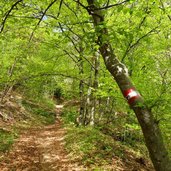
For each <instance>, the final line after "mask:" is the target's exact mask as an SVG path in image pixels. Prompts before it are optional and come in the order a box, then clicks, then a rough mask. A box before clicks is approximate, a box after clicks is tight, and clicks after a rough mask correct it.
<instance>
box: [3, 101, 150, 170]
mask: <svg viewBox="0 0 171 171" xmlns="http://www.w3.org/2000/svg"><path fill="white" fill-rule="evenodd" d="M10 106H11V103H10ZM15 108H16V109H18V106H16V107H15ZM12 109H13V110H14V108H12ZM62 110H63V105H56V108H55V113H56V120H55V123H53V124H50V125H46V126H34V127H31V128H24V129H23V128H22V129H21V130H20V133H19V137H18V138H16V139H15V142H14V144H13V145H12V147H11V148H10V149H9V151H8V152H6V153H2V154H1V153H0V171H84V170H97V171H102V170H104V171H109V170H111V171H153V168H151V165H149V164H148V163H144V162H142V161H139V159H138V158H136V157H135V156H134V155H132V153H129V154H128V155H126V158H127V161H122V159H121V158H119V157H115V158H112V159H111V160H112V163H111V164H110V165H104V167H101V166H100V167H96V166H88V165H84V164H83V163H82V162H81V161H80V160H78V159H77V158H74V156H73V155H72V154H68V153H67V152H66V150H65V136H66V133H67V132H68V131H67V130H66V129H65V128H63V126H62V125H63V123H62V121H61V118H60V114H61V112H62ZM19 111H20V110H18V112H19ZM1 127H4V126H3V125H1ZM74 134H75V135H76V134H77V133H76V132H74ZM77 136H79V134H78V135H77ZM75 138H78V137H75ZM73 141H74V140H73ZM73 141H72V142H71V143H74V142H73ZM71 148H73V146H72V147H71ZM99 153H100V152H99ZM136 159H138V162H137V161H136ZM140 159H141V158H140ZM143 161H144V160H143Z"/></svg>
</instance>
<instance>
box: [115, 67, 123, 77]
mask: <svg viewBox="0 0 171 171" xmlns="http://www.w3.org/2000/svg"><path fill="white" fill-rule="evenodd" d="M116 68H117V75H120V74H122V73H123V68H122V67H120V66H118V65H117V66H116Z"/></svg>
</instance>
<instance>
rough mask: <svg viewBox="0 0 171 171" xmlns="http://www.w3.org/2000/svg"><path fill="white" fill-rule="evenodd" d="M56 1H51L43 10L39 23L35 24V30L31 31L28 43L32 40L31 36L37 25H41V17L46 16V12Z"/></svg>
mask: <svg viewBox="0 0 171 171" xmlns="http://www.w3.org/2000/svg"><path fill="white" fill-rule="evenodd" d="M56 1H57V0H54V1H52V2H51V3H50V4H49V5H48V6H47V8H46V9H45V11H44V12H43V14H42V16H41V18H40V20H39V22H38V23H37V24H36V26H35V28H34V29H33V31H32V33H31V36H30V39H29V42H30V41H31V40H32V38H33V34H34V32H35V31H36V29H37V27H38V26H39V24H40V23H41V21H42V20H43V17H44V16H45V15H46V12H47V11H48V10H49V8H50V7H51V6H52V5H53V4H54V3H55V2H56Z"/></svg>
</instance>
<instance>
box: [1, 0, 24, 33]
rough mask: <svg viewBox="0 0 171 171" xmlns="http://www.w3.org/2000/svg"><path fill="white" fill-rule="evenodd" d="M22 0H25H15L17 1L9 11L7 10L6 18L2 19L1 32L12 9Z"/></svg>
mask: <svg viewBox="0 0 171 171" xmlns="http://www.w3.org/2000/svg"><path fill="white" fill-rule="evenodd" d="M21 1H23V0H18V1H17V2H15V3H14V4H13V5H12V6H11V8H10V9H9V11H7V13H6V15H5V16H4V18H3V19H2V23H1V29H0V33H2V31H3V30H4V27H5V22H6V21H7V18H8V17H9V15H10V13H11V12H12V10H13V9H14V7H15V6H17V4H19V3H20V2H21Z"/></svg>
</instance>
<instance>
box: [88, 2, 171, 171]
mask: <svg viewBox="0 0 171 171" xmlns="http://www.w3.org/2000/svg"><path fill="white" fill-rule="evenodd" d="M87 2H88V4H89V8H87V10H88V12H89V14H90V15H91V16H92V18H93V22H94V26H95V29H97V30H99V36H98V40H97V43H98V44H99V46H100V48H99V50H100V52H101V55H102V56H103V59H104V62H105V65H106V67H107V69H108V70H109V72H110V73H111V75H112V76H113V77H114V79H115V80H116V82H117V84H118V86H119V88H120V90H121V92H122V94H123V95H124V97H125V98H127V100H128V103H129V104H130V107H131V108H132V109H133V110H134V112H135V114H136V116H137V119H138V121H139V124H140V126H141V129H142V131H143V134H144V138H145V142H146V146H147V148H148V151H149V153H150V157H151V160H152V162H153V165H154V167H155V169H156V171H171V161H170V159H169V157H168V153H167V150H166V148H165V146H164V143H163V138H162V135H161V132H160V129H159V126H158V124H157V123H156V122H155V119H154V118H153V115H152V113H151V111H150V110H149V109H148V108H147V106H146V104H145V103H144V100H143V98H142V96H141V95H140V94H139V93H138V92H137V90H136V88H135V87H134V86H133V84H132V82H131V80H130V78H129V76H128V70H127V68H126V67H125V65H124V64H122V63H121V62H120V61H119V60H118V58H117V57H116V55H115V53H114V51H113V49H112V47H111V45H110V43H109V41H107V40H106V39H107V38H108V32H107V28H104V13H102V12H101V10H100V9H99V10H98V8H99V6H96V5H95V2H96V1H95V0H87ZM100 26H103V27H100ZM100 28H101V29H100Z"/></svg>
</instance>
